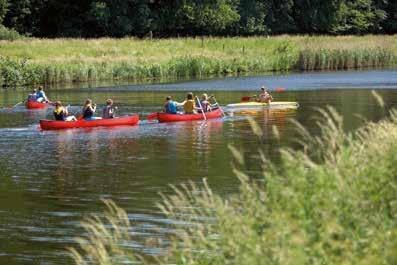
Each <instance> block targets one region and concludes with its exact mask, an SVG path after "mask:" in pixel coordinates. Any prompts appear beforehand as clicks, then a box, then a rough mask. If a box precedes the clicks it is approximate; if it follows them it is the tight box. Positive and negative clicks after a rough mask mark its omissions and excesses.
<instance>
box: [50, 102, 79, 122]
mask: <svg viewBox="0 0 397 265" xmlns="http://www.w3.org/2000/svg"><path fill="white" fill-rule="evenodd" d="M54 118H55V120H57V121H75V120H76V117H75V116H73V115H71V116H69V113H68V109H67V108H65V107H64V106H62V102H60V101H56V102H55V109H54Z"/></svg>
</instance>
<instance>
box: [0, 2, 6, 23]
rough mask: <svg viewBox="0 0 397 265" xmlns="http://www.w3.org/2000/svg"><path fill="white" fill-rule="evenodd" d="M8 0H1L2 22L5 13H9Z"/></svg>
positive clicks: (0, 16) (0, 18) (0, 14)
mask: <svg viewBox="0 0 397 265" xmlns="http://www.w3.org/2000/svg"><path fill="white" fill-rule="evenodd" d="M7 7H8V3H7V0H0V24H1V23H3V19H4V16H5V14H6V13H7Z"/></svg>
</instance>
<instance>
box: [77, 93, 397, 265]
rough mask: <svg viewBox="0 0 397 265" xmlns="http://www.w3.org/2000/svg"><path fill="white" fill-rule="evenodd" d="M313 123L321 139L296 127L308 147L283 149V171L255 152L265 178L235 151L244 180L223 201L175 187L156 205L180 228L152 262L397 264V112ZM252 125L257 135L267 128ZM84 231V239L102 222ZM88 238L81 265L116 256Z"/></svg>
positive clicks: (329, 115) (323, 115) (330, 113)
mask: <svg viewBox="0 0 397 265" xmlns="http://www.w3.org/2000/svg"><path fill="white" fill-rule="evenodd" d="M374 95H375V98H376V100H377V101H378V102H379V105H380V106H381V107H383V106H384V104H382V102H383V101H382V99H381V97H379V95H377V94H376V93H374ZM315 122H316V124H318V126H319V131H320V134H319V135H317V136H313V135H311V134H310V133H309V132H308V131H307V130H306V129H305V128H304V127H302V126H301V125H300V124H298V123H296V128H297V131H298V133H299V135H300V137H298V138H297V141H298V143H300V144H301V145H302V148H301V149H300V150H290V149H282V150H280V154H281V159H282V160H281V164H278V165H275V164H272V163H270V162H269V161H268V160H267V159H266V158H265V156H264V153H263V152H262V151H261V150H258V155H259V157H261V159H262V163H263V178H262V179H259V180H253V179H251V178H250V177H249V176H248V175H247V174H246V173H245V170H244V168H245V162H244V161H245V160H244V157H243V155H242V154H241V153H240V152H239V151H237V150H236V148H234V147H232V146H231V147H230V149H231V152H232V153H233V155H234V158H235V159H234V172H235V174H236V176H237V177H238V179H239V180H240V183H241V184H240V191H239V192H238V193H237V194H235V195H229V196H227V197H226V198H225V197H221V196H219V195H217V194H215V193H214V192H213V191H212V190H211V188H210V187H209V186H208V185H207V183H206V181H205V180H204V182H203V183H202V184H201V185H199V184H195V183H188V184H183V185H181V186H178V187H173V189H174V193H173V194H172V195H167V196H163V201H162V202H161V203H160V204H159V207H160V209H161V210H162V211H163V213H164V214H165V215H167V216H168V217H169V218H172V219H173V220H176V222H175V223H177V224H180V225H175V227H174V228H175V231H176V232H175V236H174V237H173V239H172V242H173V244H172V246H171V247H170V249H169V252H168V253H169V254H168V255H166V256H164V257H159V259H158V260H157V261H156V262H155V263H156V264H195V265H196V264H197V265H201V264H202V265H209V264H215V265H216V264H219V265H220V264H222V265H223V264H258V265H259V264H283V265H284V264H395V263H393V262H395V261H396V260H397V255H396V251H395V250H396V247H397V240H396V238H397V237H396V235H397V221H396V220H397V195H396V194H397V178H396V176H397V167H396V166H395V165H396V164H397V110H396V109H393V110H391V111H389V112H388V118H386V119H384V120H382V121H380V122H378V123H372V122H368V123H366V125H365V126H363V127H362V128H361V129H359V130H357V131H356V132H355V133H353V134H346V133H345V132H344V131H343V118H342V117H341V116H340V115H339V114H338V113H337V112H336V111H335V110H334V109H333V108H331V107H327V108H325V109H318V118H316V119H315ZM251 124H252V127H253V132H254V133H256V134H257V135H258V137H261V136H262V135H261V134H262V132H261V129H260V128H259V127H258V126H257V125H256V124H255V122H253V121H251ZM275 134H276V135H277V133H276V130H275ZM116 209H118V208H117V207H116ZM119 210H120V209H119ZM119 210H118V211H119ZM120 211H122V210H120ZM114 212H115V211H114ZM111 216H113V217H114V216H116V217H117V215H111ZM121 216H123V218H126V217H125V214H122V215H121ZM110 219H111V220H113V219H112V218H110ZM116 220H117V218H116ZM204 220H205V221H204ZM97 221H98V222H99V224H101V221H99V220H97ZM113 223H114V222H113ZM84 224H85V225H84V226H85V228H86V230H87V231H88V232H90V231H91V230H93V227H96V226H97V225H98V223H97V222H93V223H92V222H88V223H87V222H85V223H84ZM181 224H186V225H181ZM101 227H102V226H101ZM111 227H112V226H111ZM109 229H114V228H109ZM97 230H98V229H97ZM119 230H120V229H119ZM123 231H128V230H126V229H124V230H123ZM105 234H106V235H108V234H109V232H105ZM110 234H111V233H110ZM88 238H89V240H88V243H90V244H91V245H90V248H87V246H86V243H87V242H84V241H82V240H81V239H80V240H79V241H78V242H80V243H82V244H80V246H81V248H82V249H83V250H85V251H81V252H77V251H76V250H74V251H73V252H72V253H73V255H74V257H78V259H76V258H75V261H76V263H77V264H83V263H81V260H84V258H85V257H90V258H93V257H97V256H105V257H106V259H105V260H109V259H111V258H112V252H109V251H106V249H104V248H103V247H96V244H97V243H96V242H97V241H98V242H99V243H100V246H101V245H102V243H101V242H103V241H104V240H105V241H106V237H101V236H98V234H97V233H95V234H94V235H92V234H91V233H88ZM121 238H122V237H121ZM111 242H112V243H113V244H116V245H118V244H120V243H121V242H116V241H111ZM109 248H110V247H109ZM132 252H133V251H131V253H132ZM76 253H81V254H79V255H76ZM122 256H126V255H125V253H122ZM113 258H114V257H113ZM95 260H97V259H95ZM130 261H131V262H133V260H130ZM141 262H143V263H147V264H149V262H148V261H145V260H141ZM150 263H153V262H150ZM97 264H109V263H97Z"/></svg>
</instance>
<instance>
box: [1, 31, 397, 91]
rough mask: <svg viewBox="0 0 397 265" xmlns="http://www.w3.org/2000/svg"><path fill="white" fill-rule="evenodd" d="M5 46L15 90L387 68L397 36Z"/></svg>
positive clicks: (7, 73) (4, 79)
mask: <svg viewBox="0 0 397 265" xmlns="http://www.w3.org/2000/svg"><path fill="white" fill-rule="evenodd" d="M0 47H1V54H0V55H1V56H2V57H0V70H1V71H0V72H1V76H0V77H1V79H0V82H1V83H3V84H6V85H9V86H13V85H20V84H25V83H28V84H29V83H56V82H75V81H93V80H112V79H145V78H160V77H201V76H208V75H225V74H236V73H248V72H252V73H253V72H266V71H288V70H339V69H351V68H365V67H382V66H389V65H393V64H395V63H396V58H397V56H396V53H397V37H395V36H361V37H354V36H344V37H329V36H317V37H310V36H288V35H284V36H277V37H271V38H266V37H249V38H243V37H234V38H212V37H208V38H203V39H201V38H181V39H156V40H147V39H136V38H124V39H110V38H101V39H52V40H50V39H20V40H15V41H12V42H10V41H0ZM22 60H26V62H25V63H22Z"/></svg>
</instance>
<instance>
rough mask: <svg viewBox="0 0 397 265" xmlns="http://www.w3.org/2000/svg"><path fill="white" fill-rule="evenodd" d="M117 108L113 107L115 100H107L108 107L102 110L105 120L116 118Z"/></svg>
mask: <svg viewBox="0 0 397 265" xmlns="http://www.w3.org/2000/svg"><path fill="white" fill-rule="evenodd" d="M116 109H117V107H114V106H113V100H111V99H110V98H109V99H107V100H106V106H105V107H104V108H103V110H102V118H103V119H113V118H114V117H115V112H116Z"/></svg>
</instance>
